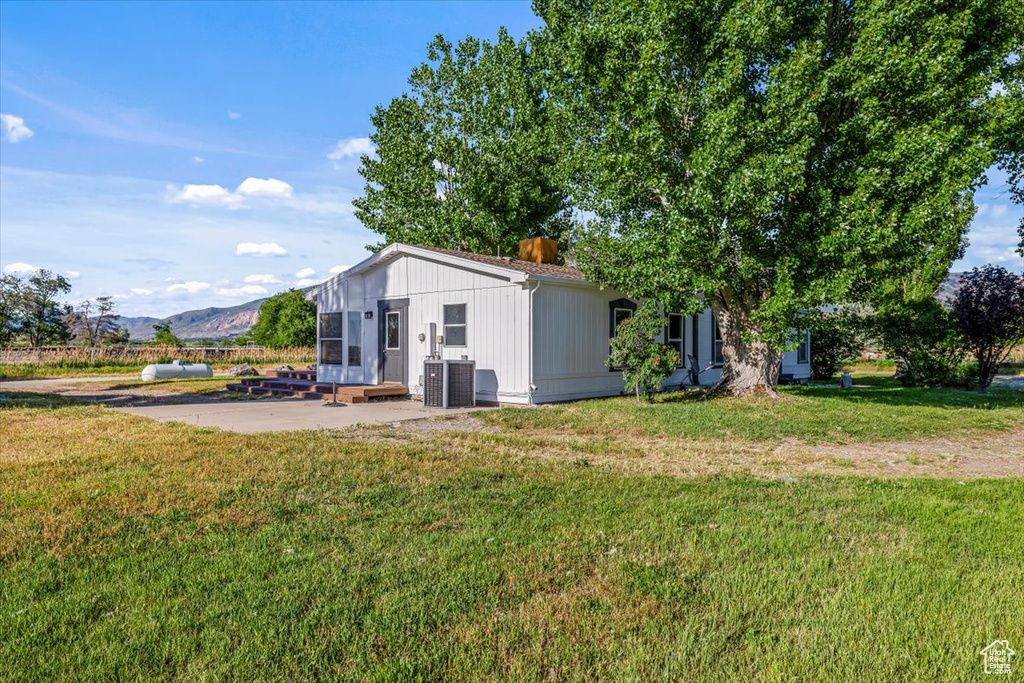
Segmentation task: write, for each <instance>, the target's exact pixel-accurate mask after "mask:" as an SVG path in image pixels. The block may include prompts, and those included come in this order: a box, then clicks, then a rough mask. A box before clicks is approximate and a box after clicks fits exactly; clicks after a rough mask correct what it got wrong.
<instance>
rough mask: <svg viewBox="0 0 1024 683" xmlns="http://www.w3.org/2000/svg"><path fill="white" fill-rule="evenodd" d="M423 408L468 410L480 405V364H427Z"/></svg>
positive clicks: (424, 368)
mask: <svg viewBox="0 0 1024 683" xmlns="http://www.w3.org/2000/svg"><path fill="white" fill-rule="evenodd" d="M423 405H425V406H427V407H428V408H464V407H467V406H475V405H476V361H472V360H437V359H428V360H425V361H423Z"/></svg>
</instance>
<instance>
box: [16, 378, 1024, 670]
mask: <svg viewBox="0 0 1024 683" xmlns="http://www.w3.org/2000/svg"><path fill="white" fill-rule="evenodd" d="M875 384H876V386H867V387H864V388H862V389H857V390H854V391H852V392H851V391H847V392H841V391H839V390H836V389H831V388H824V387H794V388H785V389H784V390H783V395H784V397H783V399H782V400H780V401H778V402H775V403H768V402H764V403H759V402H743V401H733V400H714V401H701V400H697V399H696V398H694V397H692V396H687V395H682V396H671V395H667V396H664V397H662V399H661V400H660V401H659V402H658V403H656V404H654V405H637V404H636V403H635V402H634V401H633V400H632V399H608V400H596V401H587V402H581V403H576V404H567V405H561V406H554V407H550V408H542V409H502V410H498V411H489V412H485V413H480V414H478V415H476V416H472V417H466V416H459V417H457V418H453V419H450V420H434V421H432V422H430V423H419V424H414V423H406V426H398V425H395V426H379V427H364V428H353V429H349V430H333V431H307V432H291V433H285V434H252V435H239V434H232V433H228V432H222V431H220V430H215V429H202V428H195V427H189V426H187V425H183V424H176V423H156V422H153V421H150V420H147V419H144V418H138V417H133V416H128V415H124V414H122V413H118V412H116V411H113V410H110V409H107V408H105V407H102V406H98V405H95V404H88V403H82V402H79V401H75V400H69V399H66V398H62V397H55V396H50V395H45V394H28V393H10V394H8V395H7V397H6V398H5V399H3V400H0V573H2V575H3V580H2V581H0V631H2V632H3V633H4V634H6V635H5V637H4V638H3V641H2V644H0V670H2V671H5V672H8V674H10V675H11V677H12V678H13V679H15V680H18V679H21V680H37V679H40V678H53V679H62V678H72V677H73V678H99V677H114V678H151V677H155V678H162V679H171V678H190V679H191V678H248V679H252V678H261V679H297V678H303V679H305V678H315V677H321V678H331V679H341V680H365V679H367V678H373V679H383V680H409V679H423V680H438V679H447V680H480V679H484V680H488V679H490V680H498V679H516V680H539V679H544V680H594V679H630V678H632V679H645V680H646V679H654V680H659V679H660V680H679V679H686V680H721V679H723V678H725V679H729V678H735V679H742V680H778V679H779V678H783V677H785V678H797V679H810V680H865V679H866V680H892V679H901V680H903V679H909V680H919V679H927V680H974V679H975V678H977V677H978V674H979V672H980V657H979V656H978V651H979V650H980V649H981V648H983V647H984V646H985V645H987V644H988V643H989V642H991V641H992V640H994V639H996V638H1000V639H1003V638H1005V639H1008V640H1009V641H1010V643H1011V645H1013V644H1015V643H1019V642H1024V622H1022V621H1021V619H1020V610H1019V605H1020V604H1021V602H1022V601H1024V588H1022V586H1024V540H1022V539H1021V537H1020V535H1019V534H1016V533H1013V532H1012V529H1014V528H1015V526H1016V525H1017V524H1018V523H1019V520H1020V519H1021V518H1022V517H1024V478H1022V474H1024V462H1022V461H1024V456H1022V454H1021V452H1020V450H1019V449H1017V448H1016V446H1015V445H1016V444H1019V443H1021V440H1022V439H1024V394H1022V393H1021V392H1019V391H1013V390H1008V389H1002V388H994V389H993V390H992V391H991V392H990V394H989V395H987V396H979V395H977V394H969V393H964V392H946V391H931V390H906V389H902V388H898V387H895V386H892V385H891V383H887V382H886V381H884V380H878V381H876V382H875ZM880 653H884V656H883V655H882V654H880Z"/></svg>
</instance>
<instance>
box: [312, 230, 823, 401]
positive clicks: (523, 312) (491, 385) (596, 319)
mask: <svg viewBox="0 0 1024 683" xmlns="http://www.w3.org/2000/svg"><path fill="white" fill-rule="evenodd" d="M538 251H539V249H538ZM309 296H310V298H311V299H313V300H315V301H316V304H317V313H318V316H317V319H318V330H317V381H319V382H337V383H339V384H382V383H384V382H400V383H402V384H404V385H406V386H407V387H408V388H409V391H410V393H412V394H416V395H418V394H422V391H423V361H424V359H425V358H426V357H428V356H429V355H430V354H432V353H438V354H439V355H440V357H442V358H446V359H468V360H473V361H475V362H476V397H477V401H478V402H483V403H488V402H500V403H521V404H530V403H549V402H552V401H566V400H572V399H580V398H591V397H597V396H614V395H617V394H620V393H622V392H623V389H624V383H623V379H622V373H621V372H617V371H613V370H609V369H608V368H607V367H606V366H605V364H604V363H605V360H606V359H607V357H608V340H609V338H610V337H612V336H613V335H614V331H615V326H616V323H617V322H618V321H620V320H622V319H623V317H627V316H629V315H631V314H632V312H633V311H634V310H636V308H637V303H636V302H634V301H631V300H629V299H628V298H626V297H625V296H623V295H622V294H621V293H618V292H615V291H611V290H607V289H602V288H600V287H599V286H597V285H595V284H593V283H591V282H588V281H587V280H585V279H584V278H583V275H582V274H581V273H580V272H579V271H578V270H576V269H575V268H571V267H569V266H559V265H554V264H553V263H537V262H535V261H527V260H521V259H512V258H505V257H497V256H485V255H481V254H473V253H468V252H461V251H451V250H447V249H437V248H433V247H418V246H412V245H408V244H392V245H390V246H389V247H387V248H385V249H384V250H382V251H381V252H379V253H377V254H374V255H373V256H371V257H370V258H368V259H366V260H365V261H363V262H362V263H359V264H357V265H355V266H353V267H352V268H349V269H348V270H346V271H345V272H343V273H341V274H339V275H337V276H335V277H334V278H332V279H330V280H327V281H326V282H324V283H323V284H321V285H320V286H319V287H317V288H316V289H314V290H313V291H312V292H310V294H309ZM668 318H669V324H668V326H667V328H666V330H665V333H664V334H665V341H667V342H668V343H671V344H673V345H675V346H676V347H677V348H679V350H680V352H681V357H682V358H683V362H682V364H681V366H680V367H679V368H678V370H677V371H676V372H675V374H673V375H672V376H671V377H670V378H669V379H668V380H666V382H665V385H666V386H683V385H687V384H691V383H692V382H691V373H690V370H689V368H690V362H691V360H692V359H695V361H696V363H695V365H696V370H697V373H696V374H697V376H698V377H699V382H700V384H711V383H714V382H715V381H716V380H717V379H718V376H719V374H720V372H721V341H720V340H719V339H717V326H715V325H714V324H713V317H712V315H711V311H710V310H705V311H704V312H703V313H701V314H699V315H694V316H684V315H680V314H676V313H670V314H669V315H668ZM437 338H442V339H443V343H442V344H440V345H438V346H434V343H435V340H436V339H437ZM809 346H810V342H809V339H808V338H807V336H806V335H805V336H804V339H803V341H802V342H801V344H800V348H799V349H798V350H797V351H791V352H787V353H785V354H784V357H783V366H782V374H783V376H785V377H788V378H791V379H794V380H803V379H806V378H808V377H809V376H810V366H809V364H808V361H809V357H810V348H809ZM688 356H689V357H690V358H689V359H688Z"/></svg>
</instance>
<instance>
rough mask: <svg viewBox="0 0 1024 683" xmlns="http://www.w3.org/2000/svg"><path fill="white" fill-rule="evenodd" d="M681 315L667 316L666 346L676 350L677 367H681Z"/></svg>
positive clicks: (670, 314) (671, 314) (672, 314)
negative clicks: (677, 357)
mask: <svg viewBox="0 0 1024 683" xmlns="http://www.w3.org/2000/svg"><path fill="white" fill-rule="evenodd" d="M683 319H684V318H683V314H682V313H669V314H668V334H667V335H666V337H667V339H668V344H669V346H671V347H672V348H674V349H675V350H676V353H678V354H679V365H678V366H677V367H680V368H681V367H683Z"/></svg>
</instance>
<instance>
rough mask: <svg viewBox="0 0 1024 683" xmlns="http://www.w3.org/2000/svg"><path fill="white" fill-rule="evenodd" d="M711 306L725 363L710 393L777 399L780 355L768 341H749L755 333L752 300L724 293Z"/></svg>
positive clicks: (714, 297)
mask: <svg viewBox="0 0 1024 683" xmlns="http://www.w3.org/2000/svg"><path fill="white" fill-rule="evenodd" d="M710 305H711V312H712V313H714V314H715V320H716V322H717V323H718V328H719V330H720V331H721V335H722V355H723V356H724V361H725V362H724V364H723V367H722V376H721V377H720V378H719V380H718V383H717V384H716V385H715V386H714V387H713V388H712V391H716V392H722V393H729V394H733V395H738V396H742V395H749V394H763V395H767V396H771V397H775V396H777V395H778V394H776V393H775V385H776V384H778V382H779V367H780V363H781V361H782V352H781V351H779V350H777V349H775V348H773V347H772V346H771V345H770V344H768V343H767V342H764V341H758V340H756V339H753V338H751V334H756V332H757V331H758V329H757V326H756V325H755V324H754V322H753V320H752V318H751V313H752V312H753V305H752V300H751V297H741V296H738V295H737V294H735V293H734V292H731V291H725V292H721V293H718V294H716V295H715V296H712V297H711V301H710ZM712 351H713V350H712Z"/></svg>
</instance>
